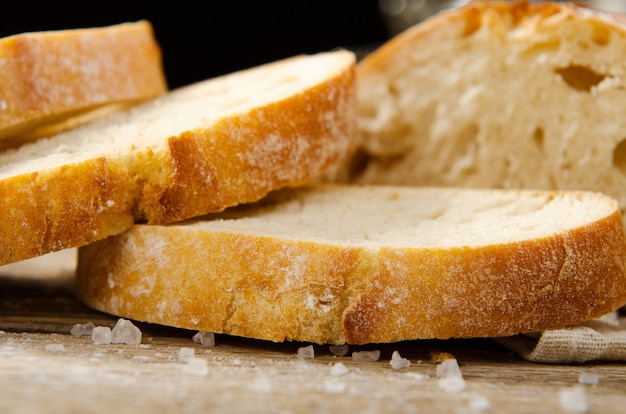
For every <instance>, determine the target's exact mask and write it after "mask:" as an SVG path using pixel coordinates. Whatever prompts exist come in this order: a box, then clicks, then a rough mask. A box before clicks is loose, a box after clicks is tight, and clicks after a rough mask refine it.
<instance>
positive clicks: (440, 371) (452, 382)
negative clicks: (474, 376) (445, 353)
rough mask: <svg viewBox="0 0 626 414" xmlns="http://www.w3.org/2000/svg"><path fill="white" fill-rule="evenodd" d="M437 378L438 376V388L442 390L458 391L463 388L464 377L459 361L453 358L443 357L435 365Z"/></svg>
mask: <svg viewBox="0 0 626 414" xmlns="http://www.w3.org/2000/svg"><path fill="white" fill-rule="evenodd" d="M437 378H439V383H438V385H439V388H440V389H442V390H444V391H447V392H459V391H463V390H464V389H465V379H464V378H463V374H462V373H461V369H460V368H459V363H458V362H457V360H456V359H454V358H449V359H444V360H443V362H441V363H440V364H439V365H437Z"/></svg>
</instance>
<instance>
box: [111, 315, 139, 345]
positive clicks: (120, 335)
mask: <svg viewBox="0 0 626 414" xmlns="http://www.w3.org/2000/svg"><path fill="white" fill-rule="evenodd" d="M111 343H114V344H127V345H139V344H140V343H141V331H140V330H139V328H137V327H136V326H135V325H133V323H132V322H131V321H129V320H126V319H122V318H120V319H118V320H117V323H116V324H115V326H114V327H113V329H112V330H111Z"/></svg>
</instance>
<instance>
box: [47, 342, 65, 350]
mask: <svg viewBox="0 0 626 414" xmlns="http://www.w3.org/2000/svg"><path fill="white" fill-rule="evenodd" d="M46 351H50V352H64V351H65V347H64V346H63V344H48V345H46Z"/></svg>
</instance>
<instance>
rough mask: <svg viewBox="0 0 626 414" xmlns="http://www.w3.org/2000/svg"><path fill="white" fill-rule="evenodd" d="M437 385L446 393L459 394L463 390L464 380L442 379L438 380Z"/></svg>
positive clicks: (459, 378)
mask: <svg viewBox="0 0 626 414" xmlns="http://www.w3.org/2000/svg"><path fill="white" fill-rule="evenodd" d="M437 385H438V386H439V389H441V390H443V391H446V392H460V391H463V390H464V389H465V380H464V379H463V377H444V378H439V382H438V383H437Z"/></svg>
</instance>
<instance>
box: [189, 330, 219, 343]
mask: <svg viewBox="0 0 626 414" xmlns="http://www.w3.org/2000/svg"><path fill="white" fill-rule="evenodd" d="M192 339H193V341H194V342H195V343H197V344H200V345H202V346H215V334H214V333H213V332H204V331H198V332H197V333H196V334H195V335H194V336H193V337H192Z"/></svg>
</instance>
